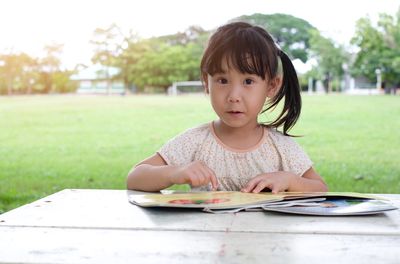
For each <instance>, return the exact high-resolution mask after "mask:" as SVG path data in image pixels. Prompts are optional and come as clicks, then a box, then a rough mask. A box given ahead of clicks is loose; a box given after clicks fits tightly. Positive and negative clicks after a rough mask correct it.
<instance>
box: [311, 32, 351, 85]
mask: <svg viewBox="0 0 400 264" xmlns="http://www.w3.org/2000/svg"><path fill="white" fill-rule="evenodd" d="M310 54H311V56H312V57H313V58H314V59H315V60H316V61H317V64H318V66H317V67H316V68H315V69H314V72H315V73H316V74H317V76H314V77H316V78H317V79H323V80H324V83H325V84H324V86H325V89H326V91H327V92H330V91H332V80H333V79H336V80H337V83H338V84H339V80H340V79H341V78H342V76H343V73H344V71H343V65H344V64H345V63H347V58H348V55H347V54H346V52H345V49H344V47H343V46H340V45H336V44H335V43H334V41H333V40H331V39H329V38H325V37H323V36H322V35H321V34H320V33H319V32H318V31H317V30H313V31H311V38H310ZM337 88H338V87H337ZM337 90H339V89H337Z"/></svg>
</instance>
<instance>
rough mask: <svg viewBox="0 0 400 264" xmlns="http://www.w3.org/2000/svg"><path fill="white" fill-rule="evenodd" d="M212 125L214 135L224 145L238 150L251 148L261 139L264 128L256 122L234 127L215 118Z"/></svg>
mask: <svg viewBox="0 0 400 264" xmlns="http://www.w3.org/2000/svg"><path fill="white" fill-rule="evenodd" d="M212 125H213V128H214V133H215V135H216V136H217V138H218V139H219V140H220V141H221V142H222V143H223V144H224V145H226V146H228V147H230V148H233V149H238V150H246V149H251V148H252V147H254V146H256V145H257V144H258V143H259V142H260V141H261V139H262V137H263V135H264V128H263V127H262V126H261V125H260V124H258V123H255V124H249V125H247V126H245V127H239V128H235V127H230V126H227V125H226V124H225V123H224V122H222V121H221V120H217V121H214V122H213V124H212Z"/></svg>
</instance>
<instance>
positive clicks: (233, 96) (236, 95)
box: [228, 85, 240, 103]
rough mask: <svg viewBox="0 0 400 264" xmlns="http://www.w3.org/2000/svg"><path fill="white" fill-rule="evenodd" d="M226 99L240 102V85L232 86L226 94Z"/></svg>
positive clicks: (231, 101)
mask: <svg viewBox="0 0 400 264" xmlns="http://www.w3.org/2000/svg"><path fill="white" fill-rule="evenodd" d="M228 101H229V102H230V103H238V102H240V86H239V85H234V86H232V88H231V90H230V92H229V95H228Z"/></svg>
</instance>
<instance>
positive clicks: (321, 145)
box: [0, 0, 400, 213]
mask: <svg viewBox="0 0 400 264" xmlns="http://www.w3.org/2000/svg"><path fill="white" fill-rule="evenodd" d="M0 10H1V11H2V14H1V16H0V37H1V41H0V213H1V212H4V211H7V210H9V209H12V208H15V207H17V206H19V205H22V204H24V203H27V202H30V201H33V200H35V199H37V198H40V197H43V196H45V195H48V194H50V193H53V192H56V191H58V190H61V189H64V188H108V189H113V188H115V189H121V188H125V176H126V174H127V172H128V171H129V170H130V168H131V167H132V166H133V165H134V164H136V163H137V162H139V161H140V160H142V159H144V158H145V157H147V156H148V155H151V154H152V153H154V152H155V151H157V149H158V148H159V147H160V146H161V145H162V144H163V143H164V142H165V141H166V140H167V139H169V138H171V137H172V136H174V135H176V134H177V133H179V132H181V131H182V130H184V129H186V128H188V127H191V126H195V125H198V124H200V123H202V122H203V123H204V122H209V121H210V120H212V119H214V118H215V115H214V113H213V112H212V109H211V108H210V106H209V102H208V98H207V97H206V96H205V95H204V94H203V88H202V85H201V82H200V81H199V64H200V58H201V55H202V52H203V49H204V46H205V44H206V42H207V39H208V37H209V36H210V34H211V33H212V32H213V31H214V30H215V29H216V28H217V27H218V26H220V25H222V24H225V23H227V22H230V21H247V22H251V23H253V24H257V25H259V26H262V27H264V28H265V29H267V30H268V31H269V32H270V33H271V34H272V35H273V36H274V37H275V39H276V42H277V43H278V44H279V45H280V47H281V48H282V49H283V50H284V51H285V52H286V53H288V54H289V56H290V57H291V59H292V61H293V64H294V65H295V67H296V70H297V72H298V75H299V79H300V82H301V87H302V91H303V98H304V107H303V113H302V117H301V120H300V121H299V123H298V125H296V127H295V129H294V132H295V134H296V133H297V134H301V135H305V136H304V137H301V138H298V139H296V140H298V141H299V142H300V143H301V145H302V146H303V147H304V148H305V149H306V151H307V152H308V153H309V155H310V157H311V158H312V160H313V161H314V163H315V167H316V168H317V170H318V171H319V172H320V173H321V174H322V175H323V177H324V178H325V179H326V180H327V182H328V184H329V186H330V187H331V188H330V190H332V191H359V192H375V193H377V192H378V193H388V192H389V193H390V192H392V193H394V192H397V193H398V192H399V190H400V165H399V164H400V162H399V157H400V153H399V150H398V149H399V147H400V140H399V136H398V131H399V129H400V118H399V117H400V102H399V96H398V94H399V93H400V2H399V1H394V0H380V1H378V0H376V1H373V0H367V1H361V0H354V1H344V0H336V1H317V0H303V1H294V0H282V1H272V0H247V1H245V2H239V1H232V0H230V1H228V0H220V1H211V0H203V1H179V0H169V1H162V0H146V1H124V0H113V1H107V0H99V1H76V0H69V1H66V0H57V1H54V0H53V1H50V0H38V1H27V0H13V1H11V0H6V1H2V2H1V3H0ZM396 95H397V96H396ZM261 118H265V119H268V117H261Z"/></svg>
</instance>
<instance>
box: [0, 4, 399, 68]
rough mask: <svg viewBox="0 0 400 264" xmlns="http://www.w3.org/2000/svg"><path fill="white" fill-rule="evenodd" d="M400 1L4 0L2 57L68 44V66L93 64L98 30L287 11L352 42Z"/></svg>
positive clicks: (142, 30) (207, 24)
mask: <svg viewBox="0 0 400 264" xmlns="http://www.w3.org/2000/svg"><path fill="white" fill-rule="evenodd" d="M399 7H400V0H35V1H32V0H2V1H0V10H1V12H0V53H10V52H22V51H23V52H27V53H28V54H30V55H31V56H35V57H36V56H42V55H43V54H42V50H43V47H44V46H45V45H48V44H52V43H59V44H64V49H63V55H62V61H63V65H64V66H65V67H67V68H72V67H73V66H75V65H76V64H78V63H83V64H89V63H90V58H91V56H92V54H93V46H91V45H90V43H89V41H90V39H91V37H92V34H93V31H94V30H95V29H96V28H98V27H100V28H106V27H108V26H109V25H111V24H112V23H116V24H117V25H119V26H120V27H121V28H122V29H123V30H125V31H128V30H129V29H132V30H133V31H135V32H137V33H138V34H139V36H141V37H143V38H145V37H151V36H160V35H165V34H174V33H177V32H179V31H184V30H185V29H186V28H188V27H189V26H191V25H197V26H201V27H202V28H204V29H206V30H210V29H215V28H216V27H218V26H220V25H222V24H224V23H226V22H227V21H228V20H230V19H232V18H235V17H238V16H241V15H252V14H254V13H262V14H274V13H284V14H289V15H293V16H295V17H298V18H302V19H304V20H306V21H308V22H309V23H310V24H312V25H313V26H315V27H316V28H318V29H319V30H320V31H321V33H322V34H323V35H324V36H326V37H330V38H332V39H333V40H335V41H336V42H337V43H341V44H347V43H348V42H349V40H350V38H351V37H352V35H353V33H354V28H355V22H356V21H357V20H358V19H359V18H362V17H366V16H369V17H370V18H371V19H372V20H373V21H374V20H376V19H377V17H378V14H379V13H388V14H390V15H394V14H395V12H396V11H397V10H398V9H399Z"/></svg>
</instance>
